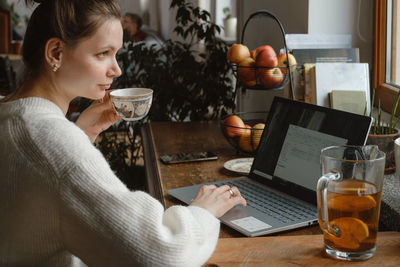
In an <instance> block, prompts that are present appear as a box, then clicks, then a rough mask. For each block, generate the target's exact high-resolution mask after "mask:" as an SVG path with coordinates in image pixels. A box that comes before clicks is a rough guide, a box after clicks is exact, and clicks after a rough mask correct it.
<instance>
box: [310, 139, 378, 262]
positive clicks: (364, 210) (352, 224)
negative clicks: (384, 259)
mask: <svg viewBox="0 0 400 267" xmlns="http://www.w3.org/2000/svg"><path fill="white" fill-rule="evenodd" d="M321 166H322V175H323V176H322V177H321V178H320V179H319V180H318V185H317V201H318V219H319V225H320V227H321V230H322V232H323V235H324V245H325V251H326V253H327V254H328V255H330V256H332V257H334V258H336V259H342V260H348V261H358V260H366V259H369V258H371V257H372V256H373V255H374V253H375V250H376V244H375V243H376V237H377V233H378V224H379V210H380V203H381V195H382V185H383V177H384V169H385V153H384V152H382V151H380V150H379V149H378V146H374V145H370V146H332V147H327V148H324V149H322V151H321Z"/></svg>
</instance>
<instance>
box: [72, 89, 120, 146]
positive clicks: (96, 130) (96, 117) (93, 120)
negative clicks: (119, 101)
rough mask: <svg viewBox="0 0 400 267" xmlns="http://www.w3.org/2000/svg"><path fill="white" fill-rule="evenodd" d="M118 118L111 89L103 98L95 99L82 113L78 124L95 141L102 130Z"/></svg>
mask: <svg viewBox="0 0 400 267" xmlns="http://www.w3.org/2000/svg"><path fill="white" fill-rule="evenodd" d="M118 119H119V117H118V115H117V113H116V111H115V110H114V108H113V106H112V103H111V98H110V91H107V92H106V94H105V95H104V98H103V99H101V100H96V101H94V102H93V103H92V104H91V105H90V106H89V107H88V108H87V109H85V110H84V111H83V112H82V113H81V115H80V116H79V118H78V120H77V121H76V125H78V126H79V128H81V129H82V130H84V131H85V133H86V134H87V135H88V136H89V138H90V140H91V141H92V142H94V141H95V140H96V137H97V136H98V135H99V134H100V133H101V132H102V131H104V130H106V129H108V127H110V126H111V125H112V124H114V123H115V122H116V121H117V120H118Z"/></svg>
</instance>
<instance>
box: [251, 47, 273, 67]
mask: <svg viewBox="0 0 400 267" xmlns="http://www.w3.org/2000/svg"><path fill="white" fill-rule="evenodd" d="M272 51H273V50H272ZM256 65H257V67H276V66H277V65H278V58H277V56H276V54H275V52H274V51H273V53H271V51H270V50H267V49H264V50H261V51H260V52H258V53H257V55H256ZM259 70H263V69H262V68H260V69H259ZM264 70H265V69H264Z"/></svg>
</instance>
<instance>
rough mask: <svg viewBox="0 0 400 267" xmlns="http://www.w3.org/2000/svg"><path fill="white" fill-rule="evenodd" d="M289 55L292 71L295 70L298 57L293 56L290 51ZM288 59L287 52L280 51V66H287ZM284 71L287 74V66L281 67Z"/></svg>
mask: <svg viewBox="0 0 400 267" xmlns="http://www.w3.org/2000/svg"><path fill="white" fill-rule="evenodd" d="M288 57H289V66H290V71H291V72H293V71H295V69H296V64H297V62H296V58H295V57H294V56H293V54H290V53H288ZM287 65H288V63H287V59H286V53H280V54H279V55H278V66H280V67H287ZM280 69H281V70H282V72H283V74H286V71H287V68H280Z"/></svg>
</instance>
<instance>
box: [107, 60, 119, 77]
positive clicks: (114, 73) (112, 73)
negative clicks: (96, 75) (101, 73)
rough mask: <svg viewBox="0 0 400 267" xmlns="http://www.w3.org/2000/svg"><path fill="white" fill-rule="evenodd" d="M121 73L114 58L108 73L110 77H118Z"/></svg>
mask: <svg viewBox="0 0 400 267" xmlns="http://www.w3.org/2000/svg"><path fill="white" fill-rule="evenodd" d="M121 74H122V71H121V68H120V67H119V65H118V62H117V60H114V62H113V65H112V67H111V68H110V70H109V73H108V75H109V76H112V77H119V76H121Z"/></svg>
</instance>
